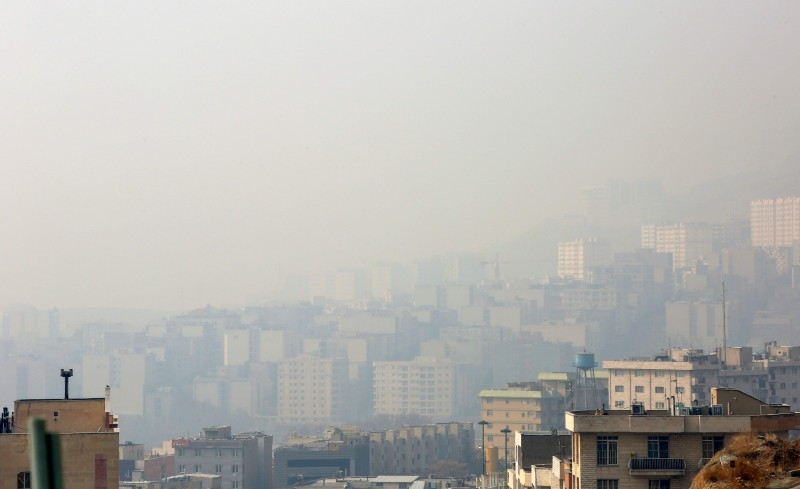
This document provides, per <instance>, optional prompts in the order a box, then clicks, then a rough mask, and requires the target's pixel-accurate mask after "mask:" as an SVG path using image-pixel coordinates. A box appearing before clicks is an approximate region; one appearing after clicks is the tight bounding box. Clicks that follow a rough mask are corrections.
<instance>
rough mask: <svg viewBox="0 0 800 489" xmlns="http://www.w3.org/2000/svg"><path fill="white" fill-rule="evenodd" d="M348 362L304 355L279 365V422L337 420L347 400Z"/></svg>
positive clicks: (325, 421)
mask: <svg viewBox="0 0 800 489" xmlns="http://www.w3.org/2000/svg"><path fill="white" fill-rule="evenodd" d="M347 391H348V361H347V358H345V357H336V358H323V357H320V356H319V355H313V354H304V355H298V356H297V357H294V358H289V359H285V360H282V361H281V362H279V363H278V419H279V420H280V421H281V422H287V423H329V422H331V421H335V420H339V419H340V418H341V417H342V416H343V414H344V412H345V409H346V403H347V399H348V392H347Z"/></svg>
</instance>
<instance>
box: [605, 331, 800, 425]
mask: <svg viewBox="0 0 800 489" xmlns="http://www.w3.org/2000/svg"><path fill="white" fill-rule="evenodd" d="M603 368H605V369H607V370H608V374H609V393H608V400H609V402H608V405H609V406H610V407H612V408H615V409H620V408H628V407H630V406H631V404H633V403H634V402H636V403H640V404H642V405H643V406H644V408H645V409H664V408H666V406H667V403H668V400H669V399H670V398H671V397H672V396H675V402H678V403H683V404H685V405H687V406H688V405H690V404H693V403H694V402H699V403H701V404H702V403H706V402H708V395H709V392H710V391H709V389H710V388H711V387H716V386H720V387H730V388H735V389H740V390H742V391H743V392H746V393H748V394H750V395H752V396H755V397H757V398H759V399H765V400H766V401H767V402H770V403H781V404H788V405H790V406H791V407H792V408H793V409H800V380H798V374H800V347H798V346H781V345H777V344H768V345H766V351H764V352H763V353H758V354H754V353H753V349H752V348H751V347H728V348H726V349H725V350H724V351H722V350H720V353H719V355H718V354H717V353H704V352H703V351H702V350H694V349H691V350H686V349H672V350H669V351H667V352H664V353H661V354H659V355H655V356H653V357H650V358H639V359H636V358H634V359H628V360H606V361H604V362H603Z"/></svg>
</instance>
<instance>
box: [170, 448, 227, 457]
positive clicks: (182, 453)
mask: <svg viewBox="0 0 800 489" xmlns="http://www.w3.org/2000/svg"><path fill="white" fill-rule="evenodd" d="M193 450H194V456H195V457H202V456H203V449H202V448H194V449H193ZM206 450H208V449H206ZM212 450H214V455H216V456H217V457H223V456H225V452H226V451H230V454H231V456H232V457H238V456H239V449H238V448H233V449H230V448H227V449H226V448H214V449H212ZM189 452H190V450H189V449H188V448H178V449H176V450H175V455H177V456H179V457H186V456H188V455H189Z"/></svg>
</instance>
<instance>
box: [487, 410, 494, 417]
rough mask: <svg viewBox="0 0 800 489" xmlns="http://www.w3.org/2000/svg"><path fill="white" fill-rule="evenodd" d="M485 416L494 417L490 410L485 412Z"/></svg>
mask: <svg viewBox="0 0 800 489" xmlns="http://www.w3.org/2000/svg"><path fill="white" fill-rule="evenodd" d="M486 416H494V411H492V410H491V409H490V410H488V411H486Z"/></svg>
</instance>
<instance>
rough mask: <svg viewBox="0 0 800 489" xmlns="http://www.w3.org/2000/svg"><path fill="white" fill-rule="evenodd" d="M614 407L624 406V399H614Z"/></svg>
mask: <svg viewBox="0 0 800 489" xmlns="http://www.w3.org/2000/svg"><path fill="white" fill-rule="evenodd" d="M614 407H615V408H624V407H625V401H614Z"/></svg>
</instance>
